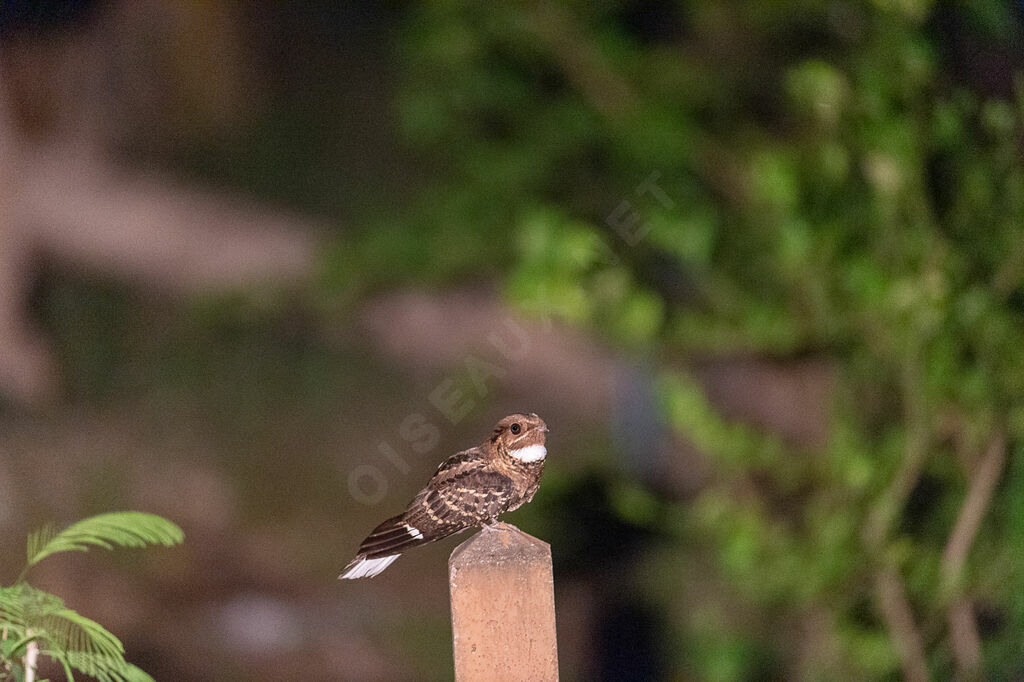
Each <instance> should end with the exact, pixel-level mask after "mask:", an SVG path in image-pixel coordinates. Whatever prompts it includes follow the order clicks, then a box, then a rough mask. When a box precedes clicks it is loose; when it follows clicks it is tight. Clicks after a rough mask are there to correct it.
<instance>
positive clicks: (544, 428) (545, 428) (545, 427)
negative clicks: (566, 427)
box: [540, 424, 551, 433]
mask: <svg viewBox="0 0 1024 682" xmlns="http://www.w3.org/2000/svg"><path fill="white" fill-rule="evenodd" d="M540 430H541V431H543V432H544V433H547V432H548V431H550V430H551V429H549V428H548V425H547V424H545V425H544V426H542V427H540Z"/></svg>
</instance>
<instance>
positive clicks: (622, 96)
mask: <svg viewBox="0 0 1024 682" xmlns="http://www.w3.org/2000/svg"><path fill="white" fill-rule="evenodd" d="M522 16H523V19H524V21H525V22H526V25H527V28H528V29H529V31H530V32H531V33H533V34H534V35H536V36H537V37H538V38H540V39H541V41H543V43H544V45H545V46H546V47H547V49H548V50H549V51H550V52H551V54H552V55H553V56H554V57H555V59H556V60H557V61H558V63H559V65H560V66H561V67H562V70H563V72H564V73H565V75H566V77H567V78H568V79H569V81H570V82H571V83H573V84H574V85H575V86H576V87H577V88H578V89H579V91H580V92H581V93H583V95H584V96H585V97H586V98H587V99H588V100H590V103H591V104H592V105H593V107H594V109H596V110H597V111H599V112H601V114H603V115H604V116H606V117H608V118H611V119H616V118H618V117H620V116H621V115H622V114H623V113H625V112H627V111H629V110H630V109H635V108H636V107H637V102H638V98H637V96H636V94H635V93H634V92H633V89H632V88H631V87H630V86H629V84H628V83H627V82H626V81H625V80H624V79H623V78H621V77H620V76H619V74H617V73H615V71H614V70H613V69H612V68H611V66H609V65H608V64H607V63H606V62H605V59H604V58H603V57H602V56H601V54H600V53H599V52H598V51H597V50H595V49H593V45H594V42H593V41H592V40H589V39H588V37H587V34H586V32H585V31H584V30H583V29H582V28H581V27H580V26H578V25H577V22H576V21H575V20H574V18H573V16H572V14H571V13H570V12H569V11H568V10H566V9H565V8H564V7H562V6H560V5H557V4H554V3H537V4H535V5H533V6H532V7H531V8H530V9H529V10H528V11H525V12H523V14H522Z"/></svg>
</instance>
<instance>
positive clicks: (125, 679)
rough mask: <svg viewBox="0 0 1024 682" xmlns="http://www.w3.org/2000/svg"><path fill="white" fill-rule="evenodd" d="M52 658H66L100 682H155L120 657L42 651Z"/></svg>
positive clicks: (73, 665)
mask: <svg viewBox="0 0 1024 682" xmlns="http://www.w3.org/2000/svg"><path fill="white" fill-rule="evenodd" d="M40 653H43V654H45V655H47V656H50V657H51V658H58V657H60V656H63V657H64V660H65V661H67V664H68V665H70V666H71V667H72V668H74V669H75V670H78V671H80V672H82V673H84V674H86V675H88V676H90V677H94V678H96V680H97V681H98V682H154V680H153V678H152V677H150V676H149V675H147V674H146V673H145V672H144V671H143V670H141V669H140V668H137V667H135V666H134V665H132V664H131V663H128V662H127V661H125V660H124V658H122V657H120V656H97V655H95V654H87V653H83V652H81V651H66V652H60V651H45V650H44V651H42V652H40Z"/></svg>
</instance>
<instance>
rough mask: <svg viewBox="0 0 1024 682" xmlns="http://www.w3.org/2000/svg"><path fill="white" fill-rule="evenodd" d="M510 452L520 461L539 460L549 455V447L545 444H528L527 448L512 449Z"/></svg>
mask: <svg viewBox="0 0 1024 682" xmlns="http://www.w3.org/2000/svg"><path fill="white" fill-rule="evenodd" d="M508 454H510V455H512V456H513V457H515V458H516V459H518V460H519V461H520V462H539V461H540V460H542V459H544V458H545V457H546V456H547V454H548V449H547V448H546V447H544V446H543V445H527V446H526V447H525V448H519V449H518V450H512V451H510V452H509V453H508Z"/></svg>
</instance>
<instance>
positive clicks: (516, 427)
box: [508, 424, 523, 434]
mask: <svg viewBox="0 0 1024 682" xmlns="http://www.w3.org/2000/svg"><path fill="white" fill-rule="evenodd" d="M508 430H509V431H511V432H512V433H513V434H516V433H519V432H520V431H522V430H523V427H521V426H519V424H513V425H512V426H510V427H508Z"/></svg>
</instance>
